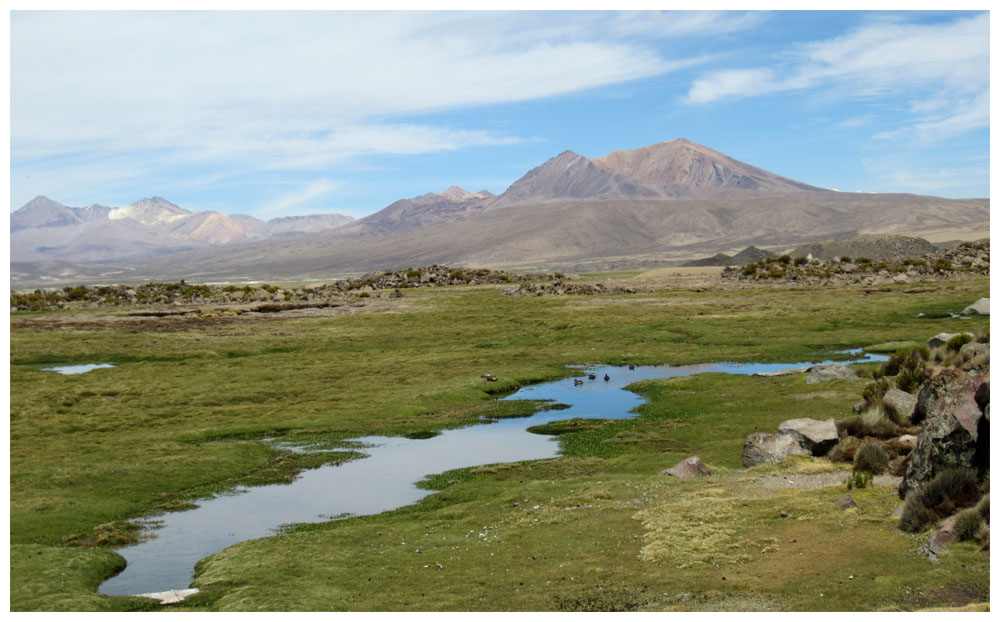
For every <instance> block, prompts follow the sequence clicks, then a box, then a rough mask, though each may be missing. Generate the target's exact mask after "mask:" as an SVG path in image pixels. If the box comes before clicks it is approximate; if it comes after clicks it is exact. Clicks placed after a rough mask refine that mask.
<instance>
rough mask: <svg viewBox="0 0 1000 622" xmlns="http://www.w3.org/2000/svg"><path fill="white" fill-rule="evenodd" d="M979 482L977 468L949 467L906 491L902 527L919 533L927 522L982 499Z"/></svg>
mask: <svg viewBox="0 0 1000 622" xmlns="http://www.w3.org/2000/svg"><path fill="white" fill-rule="evenodd" d="M979 494H980V493H979V486H978V485H977V483H976V471H975V470H974V469H966V468H957V469H948V470H947V471H943V472H941V473H939V474H938V475H937V476H936V477H935V478H934V479H932V480H931V481H929V482H927V483H926V484H924V485H923V486H921V487H920V489H919V490H914V491H912V492H910V494H908V495H906V501H905V502H904V504H903V515H902V516H901V517H900V519H899V528H900V529H902V530H903V531H908V532H911V533H916V532H918V531H921V530H923V529H924V528H925V527H926V526H927V525H929V524H931V523H933V522H935V521H938V520H940V519H942V518H944V517H946V516H951V515H952V514H954V513H955V510H957V509H959V508H964V507H969V506H971V505H973V504H975V503H976V501H978V500H979Z"/></svg>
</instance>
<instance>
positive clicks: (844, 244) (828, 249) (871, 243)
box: [789, 235, 937, 260]
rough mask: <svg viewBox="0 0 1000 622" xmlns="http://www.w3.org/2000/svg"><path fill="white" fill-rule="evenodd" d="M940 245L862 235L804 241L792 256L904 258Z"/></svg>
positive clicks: (928, 252) (896, 237) (927, 252)
mask: <svg viewBox="0 0 1000 622" xmlns="http://www.w3.org/2000/svg"><path fill="white" fill-rule="evenodd" d="M936 250H937V248H936V247H935V245H934V244H931V243H930V242H928V241H927V240H924V239H922V238H912V237H907V236H903V235H859V236H856V237H852V238H841V239H838V240H830V241H828V242H813V243H811V244H803V245H802V246H799V247H798V248H796V249H795V250H793V251H792V252H791V253H789V255H791V256H792V257H793V258H794V257H807V256H809V255H812V257H813V258H815V259H827V260H829V259H839V258H840V257H843V256H845V255H846V256H848V257H868V258H869V259H875V260H887V259H902V258H905V257H920V256H922V255H928V254H931V253H933V252H935V251H936Z"/></svg>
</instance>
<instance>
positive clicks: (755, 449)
mask: <svg viewBox="0 0 1000 622" xmlns="http://www.w3.org/2000/svg"><path fill="white" fill-rule="evenodd" d="M808 455H809V452H808V451H806V450H805V449H804V448H803V447H802V445H800V444H799V441H798V440H797V439H796V438H795V437H794V436H792V435H790V434H768V433H767V432H754V433H753V434H751V435H750V436H748V437H747V442H746V443H745V444H744V445H743V466H745V467H753V466H757V465H760V464H773V463H776V462H781V461H783V460H784V459H785V458H787V457H788V456H808Z"/></svg>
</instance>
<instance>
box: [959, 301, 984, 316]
mask: <svg viewBox="0 0 1000 622" xmlns="http://www.w3.org/2000/svg"><path fill="white" fill-rule="evenodd" d="M989 314H990V299H989V298H980V299H979V300H977V301H975V302H974V303H972V304H971V305H969V306H968V307H966V308H964V309H962V315H989Z"/></svg>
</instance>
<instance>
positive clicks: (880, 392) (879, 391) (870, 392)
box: [861, 378, 892, 404]
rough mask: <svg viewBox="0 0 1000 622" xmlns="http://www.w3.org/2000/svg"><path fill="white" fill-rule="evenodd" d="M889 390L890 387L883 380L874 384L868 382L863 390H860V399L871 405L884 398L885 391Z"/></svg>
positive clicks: (886, 381) (887, 382)
mask: <svg viewBox="0 0 1000 622" xmlns="http://www.w3.org/2000/svg"><path fill="white" fill-rule="evenodd" d="M890 388H892V385H891V384H889V381H888V380H886V379H885V378H881V379H879V380H876V381H875V382H869V383H868V384H866V385H865V388H863V389H861V398H862V399H864V400H865V401H866V402H868V403H869V404H873V403H875V402H876V401H878V400H880V399H882V398H883V397H884V396H885V393H886V391H888V390H889V389H890Z"/></svg>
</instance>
